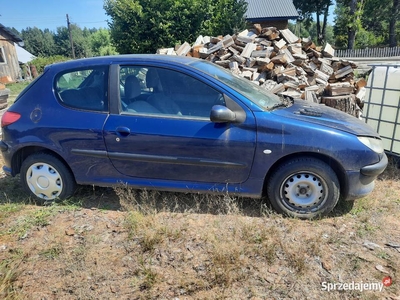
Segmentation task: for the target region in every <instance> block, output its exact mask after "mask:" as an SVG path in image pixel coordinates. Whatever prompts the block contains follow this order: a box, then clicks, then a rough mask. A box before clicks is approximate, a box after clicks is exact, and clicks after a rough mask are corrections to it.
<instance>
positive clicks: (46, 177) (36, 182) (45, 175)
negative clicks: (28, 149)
mask: <svg viewBox="0 0 400 300" xmlns="http://www.w3.org/2000/svg"><path fill="white" fill-rule="evenodd" d="M21 182H22V185H23V186H24V188H25V189H26V190H27V191H28V193H30V194H31V195H32V196H34V197H35V198H36V199H38V200H40V201H41V202H43V203H45V202H48V201H54V200H56V199H65V198H68V197H69V196H71V195H72V194H73V193H74V191H75V188H76V182H75V179H74V176H73V175H72V173H71V171H70V170H69V169H68V168H67V167H66V166H65V164H64V163H63V162H62V161H61V160H59V159H58V158H56V157H55V156H53V155H51V154H48V153H35V154H32V155H30V156H29V157H28V158H27V159H25V161H24V162H23V163H22V166H21Z"/></svg>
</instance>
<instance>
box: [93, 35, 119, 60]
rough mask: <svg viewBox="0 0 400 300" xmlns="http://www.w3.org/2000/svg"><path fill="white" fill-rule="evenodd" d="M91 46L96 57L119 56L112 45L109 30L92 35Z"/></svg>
mask: <svg viewBox="0 0 400 300" xmlns="http://www.w3.org/2000/svg"><path fill="white" fill-rule="evenodd" d="M90 45H91V49H92V54H93V55H94V56H104V55H114V54H117V51H116V49H115V47H114V46H113V45H112V44H111V34H110V31H109V30H107V29H99V30H97V31H95V32H94V33H92V34H91V36H90Z"/></svg>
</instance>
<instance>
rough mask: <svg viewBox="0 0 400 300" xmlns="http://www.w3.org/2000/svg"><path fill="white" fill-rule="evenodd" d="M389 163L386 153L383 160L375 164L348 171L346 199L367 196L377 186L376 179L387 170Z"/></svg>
mask: <svg viewBox="0 0 400 300" xmlns="http://www.w3.org/2000/svg"><path fill="white" fill-rule="evenodd" d="M387 164H388V159H387V156H386V154H383V156H382V157H381V160H380V161H379V162H378V163H376V164H373V165H368V166H365V167H363V168H361V170H360V171H348V172H347V178H348V188H347V193H346V195H345V197H344V198H345V199H346V200H355V199H358V198H362V197H365V196H367V195H368V194H369V193H371V192H372V190H373V189H374V187H375V179H376V177H378V175H379V174H382V173H383V171H385V169H386V166H387Z"/></svg>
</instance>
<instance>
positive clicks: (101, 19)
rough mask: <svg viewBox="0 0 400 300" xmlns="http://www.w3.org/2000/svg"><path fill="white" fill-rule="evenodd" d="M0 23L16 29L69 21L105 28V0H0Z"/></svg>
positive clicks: (79, 24) (60, 24)
mask: <svg viewBox="0 0 400 300" xmlns="http://www.w3.org/2000/svg"><path fill="white" fill-rule="evenodd" d="M0 3H1V10H0V23H1V24H3V25H4V26H6V27H15V28H16V29H17V30H18V31H21V30H22V29H26V28H27V27H35V26H36V27H38V28H40V29H45V28H48V29H50V30H51V31H56V30H57V27H60V26H67V18H66V14H68V15H69V21H70V22H71V23H75V24H77V25H78V26H79V27H81V28H84V27H87V28H93V27H95V28H108V25H107V21H106V20H107V19H109V17H108V16H107V15H106V14H105V11H104V9H103V4H104V0H0Z"/></svg>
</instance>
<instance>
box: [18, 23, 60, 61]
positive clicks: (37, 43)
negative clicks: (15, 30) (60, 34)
mask: <svg viewBox="0 0 400 300" xmlns="http://www.w3.org/2000/svg"><path fill="white" fill-rule="evenodd" d="M21 37H22V39H23V40H24V43H25V46H24V47H25V49H26V50H27V51H29V52H31V53H32V54H33V55H35V56H51V55H54V54H55V53H56V52H55V51H56V49H55V44H54V36H53V34H52V32H51V31H50V30H48V29H45V30H41V29H39V28H37V27H33V28H31V27H28V28H26V29H23V30H22V31H21Z"/></svg>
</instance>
